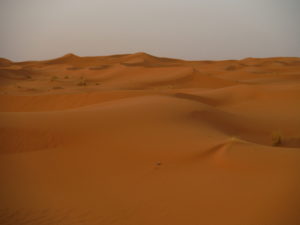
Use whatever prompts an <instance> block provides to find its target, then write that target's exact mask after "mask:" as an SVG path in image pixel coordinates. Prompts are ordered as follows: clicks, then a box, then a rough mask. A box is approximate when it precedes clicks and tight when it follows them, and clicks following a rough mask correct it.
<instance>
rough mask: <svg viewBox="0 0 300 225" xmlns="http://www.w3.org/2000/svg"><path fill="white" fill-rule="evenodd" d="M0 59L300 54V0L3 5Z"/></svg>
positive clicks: (6, 0) (17, 1)
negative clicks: (144, 54) (72, 55)
mask: <svg viewBox="0 0 300 225" xmlns="http://www.w3.org/2000/svg"><path fill="white" fill-rule="evenodd" d="M0 35H1V36H0V57H5V58H9V59H12V60H16V61H21V60H32V59H48V58H55V57H58V56H61V55H64V54H66V53H69V52H72V53H75V54H78V55H81V56H87V55H109V54H121V53H132V52H141V51H143V52H148V53H150V54H154V55H158V56H167V57H175V58H185V59H229V58H234V59H239V58H245V57H272V56H300V0H0Z"/></svg>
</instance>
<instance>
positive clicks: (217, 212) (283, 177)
mask: <svg viewBox="0 0 300 225" xmlns="http://www.w3.org/2000/svg"><path fill="white" fill-rule="evenodd" d="M0 93H1V94H0V103H1V104H0V171H1V172H0V182H1V187H0V188H1V191H0V202H1V204H0V224H4V225H8V224H12V225H14V224H17V225H19V224H20V225H21V224H24V225H46V224H60V225H71V224H72V225H77V224H78V225H79V224H91V225H93V224H101V225H102V224H103V225H107V224H117V225H129V224H130V225H132V224H137V225H138V224H143V225H157V224H161V225H166V224H172V225H185V224H188V225H199V224H205V225H218V224H222V225H241V224H243V225H253V224H272V225H290V224H291V225H296V224H300V216H299V212H298V211H299V208H300V195H299V188H300V179H299V171H300V59H299V58H268V59H253V58H248V59H244V60H240V61H234V60H228V61H199V62H198V61H184V60H177V59H168V58H159V57H155V56H151V55H148V54H146V53H136V54H129V55H115V56H101V57H79V56H76V55H74V54H67V55H65V56H63V57H60V58H57V59H53V60H47V61H36V62H19V63H14V62H11V61H9V60H5V59H0Z"/></svg>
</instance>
